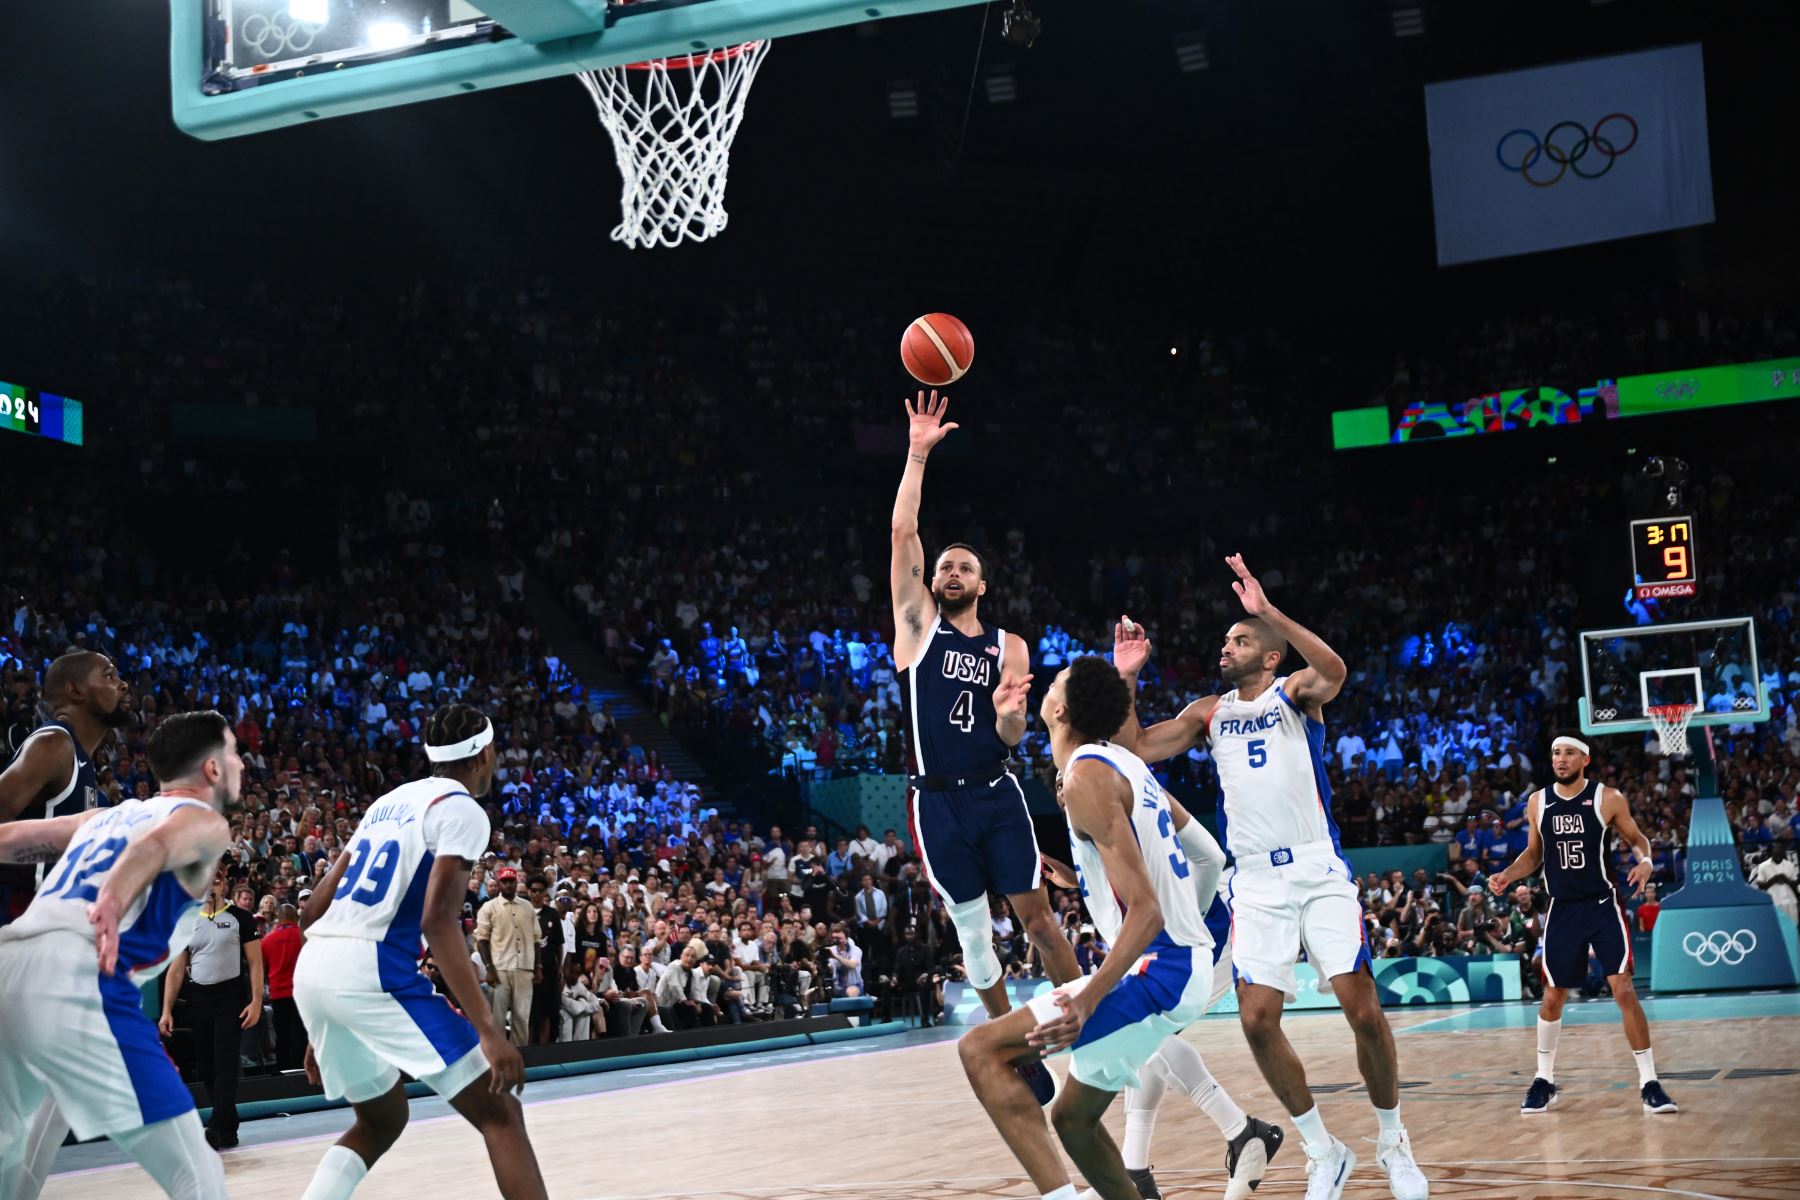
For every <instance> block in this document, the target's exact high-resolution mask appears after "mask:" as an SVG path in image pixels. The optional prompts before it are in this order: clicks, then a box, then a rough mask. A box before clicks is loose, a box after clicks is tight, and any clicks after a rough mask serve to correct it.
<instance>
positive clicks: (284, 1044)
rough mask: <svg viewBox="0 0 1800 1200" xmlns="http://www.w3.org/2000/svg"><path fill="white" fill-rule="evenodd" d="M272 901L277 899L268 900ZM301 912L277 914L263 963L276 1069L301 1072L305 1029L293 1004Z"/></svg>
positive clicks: (265, 941) (288, 908)
mask: <svg viewBox="0 0 1800 1200" xmlns="http://www.w3.org/2000/svg"><path fill="white" fill-rule="evenodd" d="M268 898H269V899H273V898H274V897H272V896H271V897H268ZM304 940H305V938H304V937H303V936H302V935H301V933H300V911H299V909H297V908H295V907H294V906H293V905H292V904H283V905H282V906H281V907H280V908H278V909H276V910H275V926H274V928H272V929H271V930H269V932H268V933H267V934H265V935H264V936H263V939H262V954H263V962H264V963H265V964H266V965H267V967H268V970H269V987H268V996H269V1002H270V1004H271V1006H272V1007H273V1009H274V1014H275V1068H276V1070H278V1071H298V1070H299V1069H300V1067H301V1059H302V1058H303V1057H304V1055H305V1053H306V1027H305V1026H304V1025H303V1024H301V1022H300V1009H299V1007H298V1006H297V1005H296V1004H295V1003H294V963H295V962H296V961H298V960H299V957H300V945H301V943H302V942H303V941H304Z"/></svg>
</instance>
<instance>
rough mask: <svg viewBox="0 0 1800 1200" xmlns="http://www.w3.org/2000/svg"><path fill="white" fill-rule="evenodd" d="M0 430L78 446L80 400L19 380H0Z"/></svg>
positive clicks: (79, 442)
mask: <svg viewBox="0 0 1800 1200" xmlns="http://www.w3.org/2000/svg"><path fill="white" fill-rule="evenodd" d="M0 430H11V431H12V432H13V433H22V434H24V435H26V436H27V437H40V438H47V439H49V440H50V441H52V442H66V443H67V444H68V445H71V446H79V445H81V444H82V439H81V401H79V400H71V399H69V398H68V397H67V396H53V395H51V394H50V393H49V392H40V391H38V390H37V389H36V388H28V387H25V386H23V385H21V384H17V383H0Z"/></svg>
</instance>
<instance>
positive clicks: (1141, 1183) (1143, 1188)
mask: <svg viewBox="0 0 1800 1200" xmlns="http://www.w3.org/2000/svg"><path fill="white" fill-rule="evenodd" d="M1125 1174H1127V1175H1129V1176H1131V1182H1133V1183H1135V1184H1137V1190H1138V1198H1139V1200H1162V1189H1161V1188H1159V1187H1157V1186H1156V1176H1154V1175H1152V1174H1151V1173H1150V1168H1149V1167H1145V1168H1144V1169H1143V1170H1141V1171H1133V1170H1132V1169H1131V1168H1130V1167H1126V1168H1125Z"/></svg>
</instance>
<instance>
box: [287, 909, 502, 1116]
mask: <svg viewBox="0 0 1800 1200" xmlns="http://www.w3.org/2000/svg"><path fill="white" fill-rule="evenodd" d="M294 1004H295V1006H296V1007H298V1008H299V1010H300V1019H301V1021H303V1022H305V1024H306V1036H307V1039H308V1040H309V1041H310V1042H311V1043H312V1049H313V1058H314V1059H315V1060H316V1061H317V1062H318V1064H319V1077H320V1080H321V1082H322V1083H323V1084H324V1087H325V1094H326V1095H327V1096H328V1097H330V1098H331V1099H333V1100H337V1099H344V1100H348V1101H350V1102H351V1103H352V1104H359V1103H361V1102H363V1101H365V1100H373V1099H375V1098H376V1097H377V1096H382V1095H385V1094H386V1093H387V1092H388V1091H389V1090H391V1089H392V1088H393V1086H394V1084H396V1083H398V1082H399V1081H400V1074H401V1072H405V1073H406V1074H408V1075H410V1076H412V1077H413V1078H414V1079H417V1080H418V1081H419V1082H420V1083H423V1084H425V1085H426V1086H427V1087H429V1088H431V1090H432V1091H434V1092H436V1093H437V1094H438V1095H440V1096H443V1097H445V1098H446V1099H448V1098H449V1097H451V1096H454V1095H456V1094H457V1093H458V1092H460V1091H462V1090H463V1089H464V1088H465V1087H467V1086H469V1084H470V1083H472V1082H474V1081H475V1080H476V1079H479V1078H480V1077H481V1076H482V1074H484V1073H485V1072H486V1071H487V1069H488V1061H487V1056H486V1055H484V1054H483V1053H482V1052H481V1045H480V1038H479V1037H478V1036H477V1035H476V1033H475V1026H473V1025H471V1024H470V1023H469V1019H468V1018H467V1017H465V1016H463V1015H462V1014H461V1013H459V1012H457V1011H456V1010H455V1009H454V1008H452V1007H451V1006H450V1002H449V1001H448V1000H446V999H445V998H444V997H442V996H440V995H438V993H437V991H436V989H435V988H433V987H432V986H431V980H429V979H427V978H426V977H425V975H424V974H423V973H422V972H420V970H419V967H418V964H417V963H416V962H414V961H413V960H412V959H411V958H410V957H409V956H408V955H406V954H405V953H404V952H403V951H399V950H396V949H395V948H394V947H392V946H388V945H385V944H384V943H381V942H372V941H369V940H368V939H366V938H345V937H324V938H312V939H310V940H308V941H307V943H306V945H305V947H304V948H303V949H302V950H301V951H300V960H299V962H297V963H296V964H295V966H294Z"/></svg>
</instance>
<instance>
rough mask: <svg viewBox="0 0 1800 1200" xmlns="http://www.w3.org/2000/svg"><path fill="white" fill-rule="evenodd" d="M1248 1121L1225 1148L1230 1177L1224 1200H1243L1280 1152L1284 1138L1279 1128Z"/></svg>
mask: <svg viewBox="0 0 1800 1200" xmlns="http://www.w3.org/2000/svg"><path fill="white" fill-rule="evenodd" d="M1248 1121H1249V1123H1248V1124H1247V1125H1245V1126H1244V1131H1243V1132H1242V1133H1240V1134H1238V1135H1237V1136H1236V1137H1234V1138H1232V1139H1231V1141H1229V1142H1228V1143H1226V1145H1225V1174H1226V1175H1227V1176H1229V1177H1230V1182H1229V1183H1227V1184H1226V1185H1225V1200H1245V1198H1246V1197H1248V1196H1249V1195H1250V1193H1251V1192H1254V1191H1255V1190H1256V1185H1257V1184H1259V1183H1261V1182H1262V1177H1263V1172H1265V1171H1267V1170H1268V1169H1269V1160H1270V1159H1272V1158H1274V1157H1275V1153H1276V1151H1278V1150H1280V1149H1281V1139H1282V1138H1283V1137H1285V1136H1287V1135H1286V1134H1284V1133H1283V1132H1282V1130H1281V1126H1279V1125H1271V1124H1269V1122H1267V1121H1259V1120H1257V1119H1256V1118H1255V1117H1250V1118H1248Z"/></svg>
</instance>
